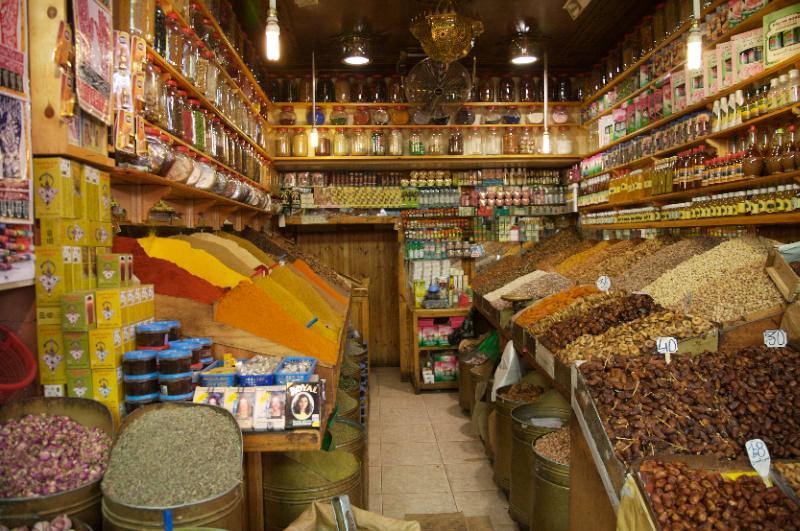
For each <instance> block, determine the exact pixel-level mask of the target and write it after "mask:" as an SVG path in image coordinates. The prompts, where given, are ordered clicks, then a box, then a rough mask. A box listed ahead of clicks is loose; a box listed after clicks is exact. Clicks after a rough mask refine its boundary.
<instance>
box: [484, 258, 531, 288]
mask: <svg viewBox="0 0 800 531" xmlns="http://www.w3.org/2000/svg"><path fill="white" fill-rule="evenodd" d="M524 265H525V260H523V259H522V258H520V257H519V256H516V255H513V254H511V255H506V256H504V257H502V258H501V259H500V260H498V261H496V262H495V263H494V264H492V265H491V266H490V267H489V268H488V269H486V270H485V271H484V272H483V273H481V274H480V275H478V276H476V277H475V278H474V279H472V289H473V290H474V291H475V292H476V293H479V294H481V295H483V294H484V293H490V292H492V291H494V289H484V287H483V286H484V285H485V284H487V283H488V282H490V281H492V280H494V279H495V278H497V277H501V276H504V275H507V274H508V273H510V272H512V271H517V270H518V269H521V268H522V267H523V266H524ZM505 284H506V283H505V282H504V283H503V284H501V286H502V285H505ZM498 287H499V286H498Z"/></svg>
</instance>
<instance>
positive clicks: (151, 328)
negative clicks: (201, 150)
mask: <svg viewBox="0 0 800 531" xmlns="http://www.w3.org/2000/svg"><path fill="white" fill-rule="evenodd" d="M175 149H177V150H179V151H188V150H189V148H187V147H185V146H178V147H176V148H175ZM139 332H141V333H143V334H153V333H159V332H169V325H168V324H166V323H150V324H144V325H139V326H137V327H136V333H137V334H138V333H139Z"/></svg>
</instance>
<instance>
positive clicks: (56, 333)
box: [36, 325, 67, 385]
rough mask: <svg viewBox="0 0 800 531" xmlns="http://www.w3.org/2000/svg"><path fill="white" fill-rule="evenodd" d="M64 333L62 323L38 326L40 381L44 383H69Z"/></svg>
mask: <svg viewBox="0 0 800 531" xmlns="http://www.w3.org/2000/svg"><path fill="white" fill-rule="evenodd" d="M63 333H64V330H63V329H62V328H61V326H60V325H58V326H54V325H39V326H37V327H36V342H37V345H38V350H39V383H41V384H42V385H58V384H65V383H67V364H66V358H65V357H64V355H65V352H64V338H63Z"/></svg>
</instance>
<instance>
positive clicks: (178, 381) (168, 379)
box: [158, 371, 192, 400]
mask: <svg viewBox="0 0 800 531" xmlns="http://www.w3.org/2000/svg"><path fill="white" fill-rule="evenodd" d="M158 385H159V386H160V387H161V389H160V391H161V399H162V400H164V397H165V396H180V395H185V394H187V393H188V394H191V393H192V372H191V371H189V372H185V373H179V374H159V375H158Z"/></svg>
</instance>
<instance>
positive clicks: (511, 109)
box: [503, 105, 522, 125]
mask: <svg viewBox="0 0 800 531" xmlns="http://www.w3.org/2000/svg"><path fill="white" fill-rule="evenodd" d="M521 119H522V115H521V114H520V112H519V109H518V108H517V106H516V105H508V106H507V107H505V108H503V122H505V123H507V124H509V125H517V124H518V123H519V122H520V120H521Z"/></svg>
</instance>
